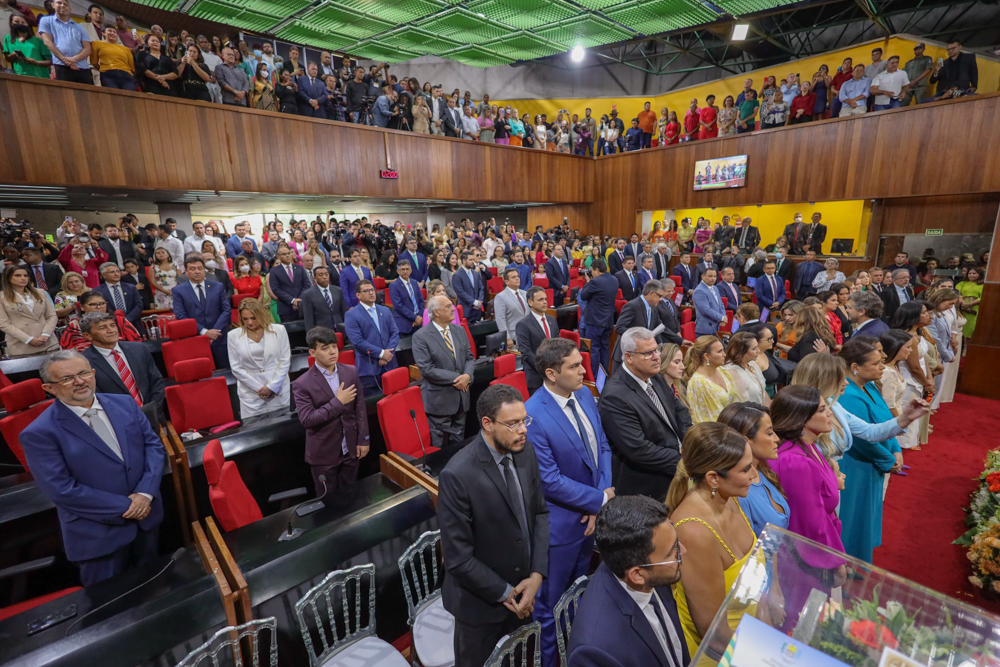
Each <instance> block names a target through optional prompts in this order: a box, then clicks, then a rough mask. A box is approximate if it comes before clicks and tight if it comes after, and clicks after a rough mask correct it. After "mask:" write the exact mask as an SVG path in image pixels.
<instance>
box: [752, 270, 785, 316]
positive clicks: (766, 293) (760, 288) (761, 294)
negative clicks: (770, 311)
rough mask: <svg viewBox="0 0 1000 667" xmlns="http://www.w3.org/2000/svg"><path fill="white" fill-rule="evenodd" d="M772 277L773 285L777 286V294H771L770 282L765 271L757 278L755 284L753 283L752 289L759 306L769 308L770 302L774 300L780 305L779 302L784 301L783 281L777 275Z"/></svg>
mask: <svg viewBox="0 0 1000 667" xmlns="http://www.w3.org/2000/svg"><path fill="white" fill-rule="evenodd" d="M773 277H774V286H775V288H777V290H776V291H777V294H772V292H771V283H770V281H769V280H768V278H767V274H766V273H765V274H764V275H762V276H761V277H760V278H758V279H757V282H756V284H755V285H754V288H753V291H754V294H756V295H757V304H758V305H759V306H760V307H761V308H770V307H771V304H772V303H774V302H775V301H777V302H778V306H779V307H780V306H781V304H783V303H784V302H785V298H786V296H787V295H786V294H785V281H784V280H782V279H781V278H779V277H778V276H773Z"/></svg>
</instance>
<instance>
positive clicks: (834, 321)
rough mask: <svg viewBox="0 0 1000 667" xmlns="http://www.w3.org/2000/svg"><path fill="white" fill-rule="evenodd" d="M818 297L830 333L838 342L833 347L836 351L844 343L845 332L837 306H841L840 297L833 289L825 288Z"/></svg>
mask: <svg viewBox="0 0 1000 667" xmlns="http://www.w3.org/2000/svg"><path fill="white" fill-rule="evenodd" d="M816 298H817V299H819V301H820V312H821V313H822V314H823V319H824V320H825V321H826V324H827V326H829V327H830V334H831V335H832V336H833V340H834V342H836V346H834V347H833V348H832V349H833V350H834V351H836V350H839V349H840V346H841V345H843V344H844V333H843V331H842V330H841V328H840V318H839V317H837V308H839V307H840V297H838V296H837V293H836V292H833V291H832V290H825V291H823V292H820V293H819V294H817V295H816Z"/></svg>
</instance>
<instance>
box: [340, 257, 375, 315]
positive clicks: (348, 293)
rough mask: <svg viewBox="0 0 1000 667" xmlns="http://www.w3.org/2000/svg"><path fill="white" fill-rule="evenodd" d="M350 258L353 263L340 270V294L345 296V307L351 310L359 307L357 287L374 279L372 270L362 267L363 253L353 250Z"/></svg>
mask: <svg viewBox="0 0 1000 667" xmlns="http://www.w3.org/2000/svg"><path fill="white" fill-rule="evenodd" d="M348 257H349V258H350V260H351V263H350V264H348V265H347V266H345V267H344V268H343V269H341V270H340V281H339V282H340V293H341V294H342V295H343V296H344V304H345V307H346V308H347V309H348V310H350V309H351V308H353V307H354V306H356V305H358V294H357V286H358V282H360V281H362V280H369V281H370V280H371V279H372V270H371V269H369V268H368V267H367V266H361V251H359V250H358V249H357V248H352V249H351V250H350V251H349V253H348Z"/></svg>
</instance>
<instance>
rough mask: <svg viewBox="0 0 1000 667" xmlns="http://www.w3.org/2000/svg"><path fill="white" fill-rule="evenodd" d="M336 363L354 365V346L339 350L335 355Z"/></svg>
mask: <svg viewBox="0 0 1000 667" xmlns="http://www.w3.org/2000/svg"><path fill="white" fill-rule="evenodd" d="M337 363H341V364H345V365H347V366H354V365H355V363H354V348H351V349H350V350H341V351H340V356H339V357H337Z"/></svg>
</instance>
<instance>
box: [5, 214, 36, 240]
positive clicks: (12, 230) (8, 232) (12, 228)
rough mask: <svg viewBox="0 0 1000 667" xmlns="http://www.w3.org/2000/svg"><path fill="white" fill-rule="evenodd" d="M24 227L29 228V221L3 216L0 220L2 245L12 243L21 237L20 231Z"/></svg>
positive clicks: (22, 230)
mask: <svg viewBox="0 0 1000 667" xmlns="http://www.w3.org/2000/svg"><path fill="white" fill-rule="evenodd" d="M26 229H31V223H30V222H28V221H27V220H22V221H21V222H17V221H16V220H14V218H3V220H0V240H2V241H3V243H4V245H7V244H8V243H13V242H14V241H15V240H17V239H18V238H20V237H21V233H22V232H24V230H26Z"/></svg>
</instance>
